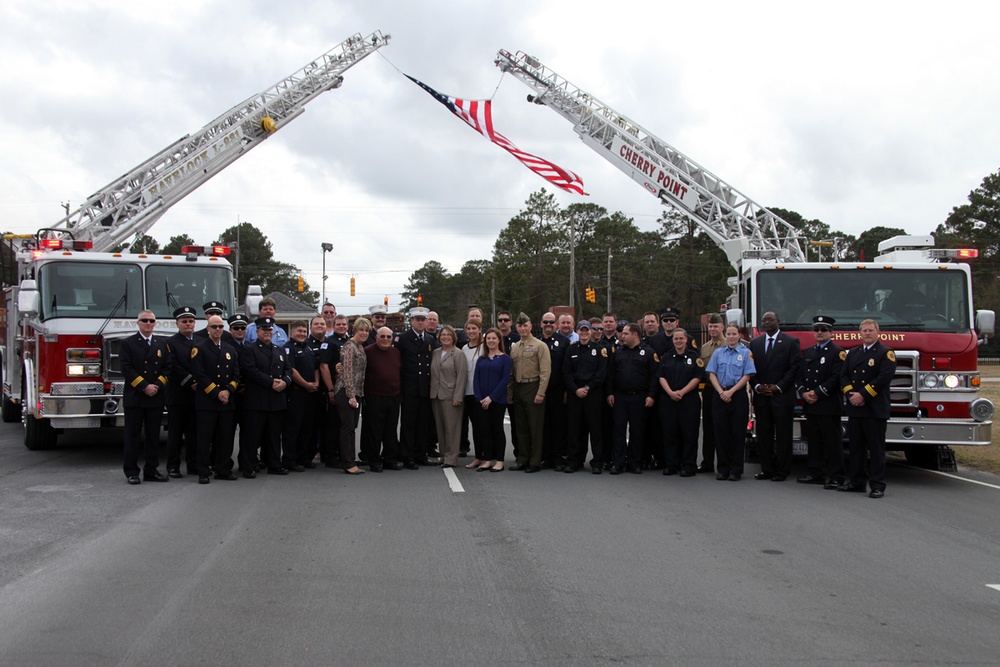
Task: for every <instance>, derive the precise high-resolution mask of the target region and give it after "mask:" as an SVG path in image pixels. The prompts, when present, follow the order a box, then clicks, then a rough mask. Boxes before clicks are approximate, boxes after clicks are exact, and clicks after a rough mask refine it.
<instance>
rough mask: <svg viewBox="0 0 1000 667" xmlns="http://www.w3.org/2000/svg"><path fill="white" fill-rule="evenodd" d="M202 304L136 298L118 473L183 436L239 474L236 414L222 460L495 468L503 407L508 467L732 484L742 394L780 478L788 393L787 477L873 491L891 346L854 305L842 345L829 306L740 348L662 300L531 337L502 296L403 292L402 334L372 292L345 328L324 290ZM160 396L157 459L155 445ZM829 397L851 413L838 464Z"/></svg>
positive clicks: (213, 462)
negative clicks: (288, 318)
mask: <svg viewBox="0 0 1000 667" xmlns="http://www.w3.org/2000/svg"><path fill="white" fill-rule="evenodd" d="M203 309H204V314H205V317H206V319H207V326H206V328H204V329H202V330H201V331H195V330H194V328H195V322H196V317H195V311H194V309H193V308H191V307H182V308H178V309H177V310H176V311H175V312H174V318H175V320H176V322H177V333H176V334H174V335H172V336H170V337H167V338H161V337H158V336H155V335H153V329H154V327H155V324H156V318H155V316H154V315H153V313H152V312H149V311H144V312H143V313H140V315H139V318H138V322H137V325H138V329H139V332H138V333H137V334H135V335H133V336H130V337H129V338H127V339H125V340H123V341H122V343H121V347H120V355H119V357H120V360H121V369H122V374H123V376H124V379H125V396H124V406H125V461H124V471H125V475H126V477H127V481H128V482H129V483H130V484H139V483H141V481H167V480H168V479H170V478H172V477H173V478H179V477H182V476H183V474H182V473H181V452H182V451H184V452H185V462H186V473H187V474H189V475H197V476H198V481H199V482H200V483H203V484H207V483H209V482H210V481H211V479H212V477H213V476H214V478H215V479H219V480H235V479H237V477H238V475H237V471H235V470H234V463H233V451H234V439H235V432H236V427H237V426H239V432H240V445H239V455H238V466H239V467H238V472H239V473H240V474H242V476H243V477H245V478H248V479H252V478H254V477H255V476H256V474H257V473H258V472H261V471H265V470H266V471H267V473H268V474H277V475H286V474H289V473H290V472H302V471H304V470H306V469H308V468H314V467H316V465H317V458H316V457H317V456H318V457H319V462H320V463H322V464H325V465H326V466H328V467H335V468H341V469H342V470H343V471H344V472H346V473H347V474H351V475H359V474H362V473H363V472H365V471H364V469H363V468H362V467H361V466H365V467H367V468H368V470H369V471H370V472H382V471H384V470H403V469H410V470H413V469H418V468H419V467H421V466H429V465H440V466H442V467H445V468H452V467H456V466H458V465H459V458H460V457H461V456H463V455H467V454H469V453H470V450H472V453H473V458H472V461H471V462H470V463H468V464H467V465H466V466H465V467H466V468H469V469H474V470H476V471H482V472H500V471H502V470H504V469H505V459H506V449H507V442H506V435H505V431H504V417H505V414H506V415H509V418H510V423H511V440H512V446H513V447H512V449H513V455H514V462H513V464H512V465H510V466H509V467H507V468H506V469H508V470H522V471H524V472H528V473H535V472H539V471H541V470H542V469H544V468H552V469H555V470H556V471H561V472H566V473H573V472H577V471H579V470H582V469H583V468H584V467H586V466H587V465H588V460H587V454H588V448H589V450H590V452H591V457H590V460H589V467H590V470H591V472H592V473H594V474H601V473H602V472H604V471H607V472H610V474H612V475H617V474H621V473H624V472H630V473H635V474H639V473H641V472H642V471H643V470H662V472H663V474H664V475H679V476H681V477H691V476H694V475H695V474H696V473H699V472H703V473H714V474H715V475H716V479H718V480H725V481H739V480H740V479H741V478H742V475H743V460H744V443H745V440H746V425H747V421H748V418H749V412H750V405H751V402H752V404H753V408H754V414H755V418H756V420H757V421H756V423H757V439H756V441H757V448H758V453H759V456H760V463H761V471H760V472H759V473H757V474H756V475H755V476H754V477H755V478H756V479H761V480H772V481H783V480H785V479H786V478H787V477H788V476H789V475H790V472H791V455H792V421H793V417H794V408H795V406H796V404H797V403H798V402H799V401H800V400H801V401H802V403H803V409H804V412H805V415H806V434H807V436H808V441H809V463H808V465H809V474H807V475H805V476H803V477H799V478H798V479H797V481H799V482H802V483H808V484H823V485H824V488H828V489H837V490H840V491H866V490H868V488H867V486H870V496H871V497H873V498H881V497H882V496H883V494H884V489H885V479H884V475H885V463H884V462H885V428H886V421H887V420H888V417H889V414H888V412H889V393H888V387H889V382H890V380H891V379H892V376H893V374H894V372H895V357H894V354H893V352H892V350H889V349H888V348H886V347H885V346H884V345H882V344H881V343H880V342H879V341H878V325H877V323H875V322H873V321H870V320H866V321H865V322H864V323H862V325H861V337H862V340H863V343H864V344H863V345H862V346H860V347H858V348H854V349H852V350H851V351H850V352H849V353H848V352H845V351H844V350H842V349H840V348H839V347H838V346H837V345H835V344H834V343H833V342H832V341H831V340H830V339H831V333H832V326H833V324H834V322H833V320H832V318H830V317H826V316H822V315H819V316H817V317H816V318H814V336H815V339H816V345H815V346H811V347H809V348H808V349H806V350H804V351H802V350H800V344H799V340H798V339H797V338H795V337H793V336H790V335H788V334H786V333H784V332H782V331H781V330H780V321H779V319H778V316H777V314H776V313H773V312H770V313H766V314H765V315H764V317H763V319H762V325H763V329H764V334H762V335H761V336H758V337H757V338H755V339H753V340H751V341H750V343H749V347H747V346H744V345H743V344H742V342H741V335H740V330H739V329H738V328H737V327H736V326H735V325H729V326H728V327H724V326H723V321H722V318H721V317H719V316H718V315H713V316H711V317H710V318H709V322H708V332H709V336H710V337H709V340H708V341H706V342H705V343H704V344H703V345H701V346H699V345H698V343H697V341H696V340H695V338H694V337H693V336H691V335H689V334H688V333H687V332H686V331H684V330H683V329H681V328H679V326H678V322H679V319H680V314H679V312H678V310H677V309H667V310H665V311H663V312H662V313H659V314H658V313H653V312H648V313H645V314H644V315H643V317H642V320H641V323H635V322H633V323H629V322H624V321H619V320H618V318H617V316H616V315H615V314H613V313H606V314H605V315H604V317H602V318H591V319H589V320H581V321H579V322H574V320H573V318H572V316H570V315H568V314H563V315H560V316H558V317H557V316H556V315H555V314H554V313H552V312H547V313H544V314H543V315H542V317H541V319H540V322H539V323H540V325H541V326H540V337H536V335H535V333H534V327H533V322H532V321H531V318H530V317H529V316H528V315H526V314H525V313H520V314H519V315H518V316H517V317H516V318H515V317H514V316H513V315H512V314H511V313H510V312H508V311H501V312H500V313H498V315H497V320H496V326H495V327H491V326H487V325H486V324H485V323H484V318H483V313H482V311H481V310H480V309H479V308H471V309H470V310H469V312H468V316H467V319H466V322H465V324H464V326H463V327H461V328H459V329H456V328H454V327H452V326H450V325H447V324H446V325H443V326H442V325H441V324H440V322H439V319H438V317H437V314H436V313H434V312H433V311H429V310H427V309H425V308H414V309H411V311H410V312H409V328H408V329H407V330H406V331H404V332H401V333H394V332H393V331H392V330H391V329H390V328H389V327H387V326H386V315H387V312H386V309H385V307H383V306H373V307H372V308H370V309H369V311H370V317H368V318H366V317H359V318H356V319H355V321H354V323H353V328H352V327H351V326H350V325H349V321H348V319H347V317H345V316H343V315H338V314H337V313H336V308H335V307H334V306H333V305H332V304H329V303H327V304H324V306H323V308H322V311H321V313H320V314H319V315H317V316H315V317H313V318H312V320H311V321H310V322H306V321H298V322H293V323H292V324H291V326H290V327H289V332H288V333H286V332H285V331H284V330H283V329H282V328H281V327H279V326H278V325H277V324H276V323H275V321H274V315H275V304H274V302H273V301H272V300H270V299H264V300H263V301H262V302H261V304H260V317H259V318H257V319H256V320H255V321H254V322H252V323H251V322H248V321H247V318H245V317H244V316H242V315H234V316H232V317H230V318H229V319H228V321H226V320H223V318H222V314H223V310H222V307H221V304H218V303H215V302H209V303H207V304H205V305H204V308H203ZM227 324H228V330H227ZM349 329H350V330H349ZM164 407H166V411H167V415H168V425H169V428H168V439H167V473H166V475H163V474H162V473H160V472H159V470H158V465H159V461H158V457H157V451H156V443H157V441H158V436H159V428H160V422H161V420H162V414H163V410H164ZM842 413H844V414H847V416H848V418H849V421H848V432H849V438H850V456H849V457H848V460H847V462H846V464H845V461H844V456H843V447H842V443H841V441H840V428H839V424H840V418H841V414H842ZM359 424H360V428H361V438H360V440H361V446H360V451H358V450H356V447H355V442H356V436H357V429H358V427H359ZM699 425H700V426H701V429H699ZM699 430H700V431H701V433H699ZM699 435H701V441H702V447H701V454H702V457H701V463H700V465H699V464H698V441H699ZM143 436H144V437H143ZM143 442H145V448H144V452H145V466H144V468H143V469H142V470H141V473H142V478H141V479H140V468H139V466H138V458H139V456H140V454H141V453H142V452H143V447H142V444H143ZM869 454H870V457H871V465H870V475H869V474H868V472H866V471H867V469H868V466H867V463H866V459H867V458H868V455H869ZM866 485H867V486H866Z"/></svg>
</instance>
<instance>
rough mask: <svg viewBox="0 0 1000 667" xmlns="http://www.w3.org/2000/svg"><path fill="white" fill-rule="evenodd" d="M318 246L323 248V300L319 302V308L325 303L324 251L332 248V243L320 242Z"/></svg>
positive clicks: (326, 251)
mask: <svg viewBox="0 0 1000 667" xmlns="http://www.w3.org/2000/svg"><path fill="white" fill-rule="evenodd" d="M320 247H321V248H322V249H323V302H322V303H320V304H319V306H320V308H322V307H323V304H324V303H326V253H328V252H330V251H331V250H333V244H332V243H321V244H320Z"/></svg>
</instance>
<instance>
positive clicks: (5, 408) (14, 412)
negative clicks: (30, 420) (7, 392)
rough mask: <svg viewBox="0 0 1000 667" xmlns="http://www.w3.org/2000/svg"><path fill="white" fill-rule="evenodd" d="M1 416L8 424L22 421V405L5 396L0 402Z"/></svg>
mask: <svg viewBox="0 0 1000 667" xmlns="http://www.w3.org/2000/svg"><path fill="white" fill-rule="evenodd" d="M0 418H2V419H3V421H4V422H5V423H7V424H13V423H14V422H19V421H21V405H20V404H19V403H15V402H14V401H12V400H10V399H9V398H7V397H6V396H4V397H3V403H2V404H0Z"/></svg>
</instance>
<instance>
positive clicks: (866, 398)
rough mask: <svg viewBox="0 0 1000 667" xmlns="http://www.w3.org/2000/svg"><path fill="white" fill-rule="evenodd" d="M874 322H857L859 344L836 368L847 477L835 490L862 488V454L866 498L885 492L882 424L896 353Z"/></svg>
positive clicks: (879, 496)
mask: <svg viewBox="0 0 1000 667" xmlns="http://www.w3.org/2000/svg"><path fill="white" fill-rule="evenodd" d="M878 334H879V330H878V323H877V322H876V321H875V320H865V321H863V322H862V323H861V345H859V346H858V347H855V348H853V349H851V350H850V351H849V352H848V353H847V358H846V359H845V360H844V367H843V368H842V369H841V371H840V383H841V390H842V391H843V392H844V396H846V397H847V402H846V403H845V404H844V411H845V413H846V414H847V437H848V439H849V440H850V450H849V451H850V458H849V462H848V466H847V480H846V482H845V483H844V484H842V485H841V486H839V487H837V490H838V491H857V492H859V493H864V492H865V454H868V455H869V456H870V457H871V464H870V465H871V470H870V473H869V475H868V486H869V487H870V488H871V493H869V494H868V497H869V498H882V497H883V496H884V495H885V428H886V425H887V423H888V421H889V411H890V401H889V386H890V384H891V383H892V378H893V376H895V374H896V353H895V352H893V351H892V350H890V349H889V348H888V347H886V346H885V345H883V344H882V343H881V342H879V339H878Z"/></svg>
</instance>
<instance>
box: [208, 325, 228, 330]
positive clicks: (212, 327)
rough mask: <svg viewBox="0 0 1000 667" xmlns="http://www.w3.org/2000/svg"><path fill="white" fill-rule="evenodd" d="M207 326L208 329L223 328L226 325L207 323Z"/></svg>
mask: <svg viewBox="0 0 1000 667" xmlns="http://www.w3.org/2000/svg"><path fill="white" fill-rule="evenodd" d="M208 328H209V329H225V328H226V325H225V324H209V325H208Z"/></svg>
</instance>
